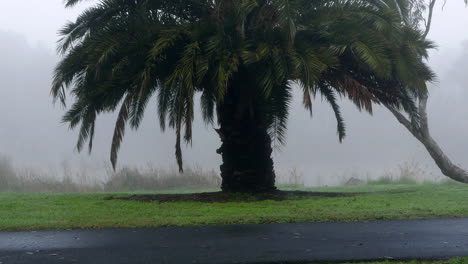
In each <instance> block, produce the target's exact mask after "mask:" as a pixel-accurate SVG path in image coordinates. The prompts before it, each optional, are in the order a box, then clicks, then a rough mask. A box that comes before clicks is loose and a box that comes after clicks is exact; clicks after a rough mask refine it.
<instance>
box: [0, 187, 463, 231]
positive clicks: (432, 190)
mask: <svg viewBox="0 0 468 264" xmlns="http://www.w3.org/2000/svg"><path fill="white" fill-rule="evenodd" d="M308 190H310V191H333V192H362V193H361V194H358V195H354V196H349V197H336V198H326V197H313V198H307V199H291V200H285V201H246V202H226V203H198V202H174V203H157V202H150V203H148V202H146V203H145V202H137V201H122V200H106V199H105V198H107V197H109V196H111V195H112V196H125V195H129V194H125V193H119V194H23V193H0V230H1V231H17V230H44V229H77V228H79V229H88V228H113V227H157V226H188V225H215V224H217V225H225V224H264V223H291V222H322V221H362V220H382V219H416V218H439V217H442V218H445V217H447V218H448V217H468V203H467V202H466V201H468V186H466V185H385V186H378V185H377V186H352V187H338V188H311V189H308ZM181 192H187V190H183V191H181ZM172 193H174V191H172Z"/></svg>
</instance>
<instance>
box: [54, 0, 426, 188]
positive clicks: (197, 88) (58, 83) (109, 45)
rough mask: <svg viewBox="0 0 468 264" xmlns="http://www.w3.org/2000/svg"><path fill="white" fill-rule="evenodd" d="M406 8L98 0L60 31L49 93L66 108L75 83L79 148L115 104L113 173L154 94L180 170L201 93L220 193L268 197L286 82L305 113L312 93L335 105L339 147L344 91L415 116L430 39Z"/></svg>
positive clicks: (280, 0) (361, 101)
mask: <svg viewBox="0 0 468 264" xmlns="http://www.w3.org/2000/svg"><path fill="white" fill-rule="evenodd" d="M77 2H80V1H79V0H69V1H67V2H66V6H73V5H74V4H76V3H77ZM399 7H401V6H399ZM406 12H407V9H405V8H398V9H397V8H395V1H394V0H388V1H360V0H356V1H338V0H329V1H310V0H309V1H303V0H274V1H269V0H268V1H267V0H245V1H237V0H219V1H212V0H204V1H202V0H199V1H164V0H160V1H157V0H152V1H149V0H139V1H121V0H102V1H99V3H98V4H96V5H95V6H94V7H92V8H90V9H88V10H86V11H85V12H83V13H82V14H81V15H80V16H79V17H78V19H77V20H76V21H75V22H71V23H69V24H67V25H66V26H65V27H64V28H63V29H62V31H61V32H60V33H61V35H62V39H61V42H60V45H59V51H60V52H61V53H62V54H63V55H64V57H63V59H62V60H61V62H60V63H59V64H58V65H57V68H56V73H55V77H54V84H53V88H52V94H53V96H54V98H56V99H60V100H61V101H62V102H63V103H64V102H65V101H66V99H65V97H66V94H67V92H66V90H67V89H68V88H71V95H72V99H73V102H74V103H73V105H72V106H71V107H70V109H69V110H68V112H67V113H66V114H65V116H64V118H63V120H64V121H65V122H67V123H69V124H70V127H72V128H74V127H76V126H78V125H80V126H81V128H80V135H79V139H78V143H77V148H78V150H81V149H82V148H83V147H84V145H85V143H86V141H87V140H88V143H89V149H90V150H91V148H92V143H93V136H94V129H95V122H96V117H97V116H98V115H100V114H102V113H104V112H113V111H116V110H117V108H118V107H120V109H119V110H118V111H119V114H118V119H117V122H116V126H115V132H114V137H113V143H112V149H111V161H112V163H113V165H114V167H115V164H116V161H117V153H118V150H119V147H120V144H121V141H122V139H123V136H124V132H125V127H126V124H127V122H129V123H130V125H131V127H132V128H134V129H137V128H138V127H139V125H140V122H141V120H142V117H143V114H144V111H145V108H146V106H147V104H148V102H149V100H150V98H151V97H152V96H153V95H155V94H157V101H158V115H159V119H160V126H161V128H162V129H163V130H164V129H165V128H166V125H167V124H166V122H168V126H169V127H170V128H172V129H174V130H175V133H176V158H177V161H178V164H179V167H180V169H181V170H182V151H181V143H182V140H185V142H186V143H190V142H191V141H192V122H193V117H194V102H193V100H194V96H195V94H196V93H201V108H202V113H203V118H204V121H205V122H206V123H208V124H212V123H213V122H214V119H215V117H216V118H217V122H218V124H219V127H220V128H219V129H217V132H218V134H219V136H220V138H221V141H222V146H221V148H220V149H218V151H217V152H218V153H219V154H221V155H222V158H223V164H222V166H221V177H222V190H223V191H227V192H237V191H272V190H275V189H276V188H275V172H274V168H273V160H272V157H271V154H272V144H274V143H275V142H277V143H279V144H283V143H284V134H285V131H286V129H287V120H288V115H289V104H290V100H291V96H292V89H293V87H299V88H300V89H301V90H302V93H303V103H304V106H305V108H306V109H307V110H308V111H310V112H311V113H312V98H313V97H314V96H316V95H321V96H322V97H323V98H324V99H325V101H327V102H328V103H329V104H330V105H331V108H332V109H333V111H334V113H335V116H336V120H337V123H338V125H337V131H338V136H339V140H340V141H341V140H343V138H344V137H345V125H344V122H343V118H342V116H341V112H340V107H339V105H338V102H337V101H338V97H339V96H346V97H348V98H349V99H350V100H351V101H352V102H354V104H355V105H356V106H357V107H358V108H359V109H360V110H361V109H364V110H366V111H368V112H372V108H373V105H374V104H380V103H384V104H385V105H388V106H390V107H392V108H394V109H397V110H398V111H403V112H405V113H407V114H408V115H409V116H412V117H413V120H415V122H416V120H418V118H417V108H416V105H415V103H414V99H415V98H416V99H417V98H419V97H421V96H423V95H425V94H426V92H427V87H426V82H427V81H430V80H431V79H432V76H433V75H432V72H431V71H430V69H429V68H428V67H427V66H426V64H425V63H424V61H423V59H424V58H426V57H427V55H428V53H427V52H428V49H430V48H432V43H431V42H429V41H426V40H424V37H423V35H422V34H421V33H420V32H419V31H417V30H414V28H413V27H411V26H409V25H407V24H405V23H403V20H402V18H403V17H406ZM402 13H405V14H404V15H403V16H402V15H401V14H402ZM402 54H404V56H403V55H402ZM295 84H297V85H295ZM182 137H183V139H182Z"/></svg>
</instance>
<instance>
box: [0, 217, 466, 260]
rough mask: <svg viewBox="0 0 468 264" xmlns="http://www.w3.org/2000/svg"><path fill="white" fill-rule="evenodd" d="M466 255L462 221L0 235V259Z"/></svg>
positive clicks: (359, 257)
mask: <svg viewBox="0 0 468 264" xmlns="http://www.w3.org/2000/svg"><path fill="white" fill-rule="evenodd" d="M458 256H468V219H433V220H397V221H374V222H354V223H308V224H271V225H233V226H203V227H164V228H143V229H141V228H140V229H106V230H67V231H41V232H9V233H0V264H16V263H34V264H42V263H47V264H54V263H99V264H106V263H112V264H132V263H133V264H140V263H161V264H164V263H207V264H209V263H216V264H223V263H229V264H231V263H310V262H324V261H336V262H339V261H356V260H383V259H439V258H450V257H458Z"/></svg>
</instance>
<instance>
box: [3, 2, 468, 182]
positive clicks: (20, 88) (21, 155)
mask: <svg viewBox="0 0 468 264" xmlns="http://www.w3.org/2000/svg"><path fill="white" fill-rule="evenodd" d="M462 2H463V1H450V3H447V5H446V6H445V8H444V9H443V10H442V7H441V6H439V7H437V9H436V12H435V15H434V25H433V29H432V32H431V34H430V36H429V38H430V39H431V40H433V41H435V42H436V43H437V45H438V49H437V50H434V51H432V53H431V59H430V65H431V66H432V67H433V69H434V70H435V72H436V73H437V76H438V80H437V81H436V82H435V83H433V84H431V87H430V92H431V95H430V102H429V105H428V111H429V118H430V125H431V131H432V133H433V136H434V137H435V138H436V139H437V141H438V142H439V144H440V145H441V146H442V148H443V149H444V150H445V151H446V153H447V154H448V155H449V156H450V157H451V158H452V159H453V160H454V161H455V162H456V163H459V164H461V165H462V166H464V167H468V140H467V138H466V135H467V134H468V106H467V103H466V102H467V100H468V91H467V90H466V89H465V86H466V84H467V82H468V77H467V73H466V69H467V67H468V62H467V61H466V59H465V58H466V56H467V55H468V35H467V34H465V32H466V28H468V9H466V8H465V7H464V5H463V3H462ZM85 7H86V4H81V5H79V6H78V7H77V8H74V9H68V10H67V9H65V8H64V7H63V3H62V1H61V0H47V1H38V0H15V1H1V2H0V153H1V154H3V155H7V156H9V157H11V158H12V159H13V160H14V162H15V165H16V166H26V167H34V168H41V169H47V168H53V167H56V166H59V164H60V163H61V162H63V161H64V160H67V161H69V162H71V163H72V164H73V165H74V166H84V165H86V166H96V167H99V166H100V165H99V164H101V165H102V164H108V157H109V150H110V141H111V136H112V132H113V125H114V123H115V120H114V119H115V116H114V115H112V114H109V115H106V116H102V117H100V118H99V120H98V121H99V122H98V123H97V127H96V137H95V145H94V150H93V152H92V154H91V155H88V153H81V154H80V153H77V152H76V150H75V147H74V146H75V142H76V139H77V137H76V132H73V131H70V130H69V129H68V127H67V125H66V124H62V123H60V119H61V115H62V114H63V113H64V109H63V108H62V107H61V106H60V105H55V106H54V105H53V104H52V99H51V97H50V95H49V90H50V83H51V77H52V72H53V68H54V66H55V63H56V62H57V61H58V59H59V56H58V55H57V54H56V53H55V43H56V40H57V39H58V36H57V34H56V32H57V30H58V29H59V28H60V27H61V26H62V25H63V24H64V23H65V22H66V21H67V20H73V19H74V18H75V17H76V15H77V14H78V13H79V12H80V11H81V10H83V9H84V8H85ZM151 104H152V105H151V107H149V108H148V110H147V112H146V117H145V119H144V122H143V124H142V126H141V129H140V130H138V131H128V132H127V134H126V137H125V139H124V142H123V146H122V149H121V152H120V157H119V162H120V163H119V164H120V166H124V165H129V166H142V165H145V164H153V165H154V166H156V167H158V166H159V167H175V166H176V162H175V158H174V144H175V136H174V133H172V132H171V131H167V132H166V133H164V134H163V133H162V132H161V131H160V129H159V125H158V124H159V123H158V120H157V115H156V114H155V107H156V102H155V100H153V101H152V103H151ZM341 105H342V108H343V109H342V110H343V115H344V118H345V122H346V124H347V137H346V139H345V140H344V142H343V143H342V144H340V143H339V142H338V137H337V135H336V121H335V118H334V115H333V113H332V111H331V108H330V107H329V106H328V105H325V104H322V103H321V99H320V97H318V98H316V100H315V102H314V116H313V118H310V115H309V114H308V112H307V111H305V110H304V109H303V107H302V106H301V99H300V97H299V96H296V97H295V100H294V103H293V105H292V111H291V118H290V121H289V130H288V134H287V145H286V146H284V147H282V148H281V150H277V151H275V154H274V159H275V163H276V168H277V171H278V174H288V173H289V172H290V171H291V170H292V169H296V170H297V171H298V172H300V173H301V174H303V175H304V177H305V179H306V184H307V185H325V184H336V183H338V181H339V180H340V179H341V178H342V177H343V175H346V177H351V176H355V177H378V176H380V175H382V174H383V173H384V172H386V171H390V170H394V169H395V168H397V167H398V166H399V165H401V164H403V163H404V162H413V163H417V164H419V166H420V167H421V168H424V170H426V172H427V174H431V175H434V176H435V177H437V176H439V175H440V172H439V171H438V170H437V167H436V166H435V165H434V162H433V161H432V160H431V159H430V157H429V155H428V154H427V152H426V151H425V149H424V148H423V146H422V145H421V144H420V143H419V142H418V141H417V140H416V139H415V138H413V137H412V136H411V135H410V134H409V132H408V131H407V130H406V129H405V128H404V127H403V126H401V125H400V124H399V123H398V122H397V121H396V119H395V118H394V117H393V115H391V114H390V112H388V111H387V110H385V109H383V108H380V107H376V109H375V113H374V114H373V116H370V115H369V114H367V113H360V112H359V111H358V110H357V109H356V107H354V106H353V105H351V104H350V103H349V102H347V101H346V100H344V101H342V102H341ZM219 144H220V142H219V140H218V137H217V135H216V134H215V133H214V130H213V127H210V126H208V127H207V126H205V125H204V123H203V122H202V120H201V117H200V115H197V116H196V122H195V128H194V141H193V145H192V147H187V148H186V149H185V150H184V160H185V162H186V163H187V164H196V165H198V166H201V167H203V168H207V169H211V168H213V169H217V168H218V167H219V165H220V163H221V159H220V157H219V155H217V154H216V152H215V150H216V148H217V147H218V145H219ZM83 164H84V165H83Z"/></svg>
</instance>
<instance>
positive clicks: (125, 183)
mask: <svg viewBox="0 0 468 264" xmlns="http://www.w3.org/2000/svg"><path fill="white" fill-rule="evenodd" d="M96 171H97V172H96ZM96 171H95V172H94V173H92V172H91V171H89V170H87V169H85V168H83V169H79V170H76V169H75V170H74V169H72V168H71V166H69V164H68V163H67V162H62V164H61V168H60V169H57V170H49V171H47V172H44V171H41V170H38V169H31V168H15V167H14V166H13V162H12V160H11V159H9V158H6V157H0V192H41V193H78V192H123V191H150V190H170V189H175V188H187V189H207V188H219V186H220V184H221V179H220V177H219V176H218V175H217V174H216V172H214V171H212V170H204V169H202V168H201V167H199V166H191V167H190V166H189V167H186V168H185V170H184V173H183V174H181V173H179V171H178V170H175V169H170V170H164V169H157V168H154V167H151V166H147V167H145V168H137V167H124V168H121V169H119V170H117V171H114V170H112V169H109V168H108V167H104V166H103V167H102V168H100V169H99V170H96Z"/></svg>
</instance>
